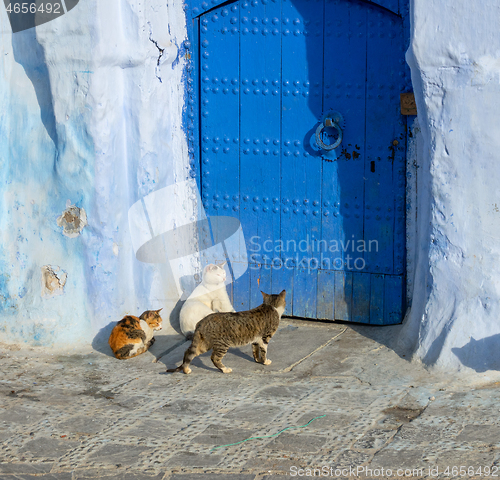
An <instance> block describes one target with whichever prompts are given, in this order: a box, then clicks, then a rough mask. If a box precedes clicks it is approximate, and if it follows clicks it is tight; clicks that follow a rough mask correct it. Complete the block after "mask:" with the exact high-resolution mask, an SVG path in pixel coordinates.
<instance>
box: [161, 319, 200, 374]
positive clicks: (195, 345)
mask: <svg viewBox="0 0 500 480" xmlns="http://www.w3.org/2000/svg"><path fill="white" fill-rule="evenodd" d="M206 351H208V348H207V346H206V345H205V344H204V342H203V335H202V334H201V333H200V331H199V329H198V328H196V330H195V332H194V336H193V341H192V342H191V345H190V346H189V348H188V349H187V350H186V352H185V353H184V360H183V361H182V365H180V366H179V367H177V368H172V369H170V368H169V369H167V372H168V373H174V372H180V371H181V370H182V371H183V372H184V373H186V374H189V373H191V369H190V368H189V365H190V364H191V362H192V361H193V359H194V358H195V357H197V356H198V355H201V354H202V353H205V352H206Z"/></svg>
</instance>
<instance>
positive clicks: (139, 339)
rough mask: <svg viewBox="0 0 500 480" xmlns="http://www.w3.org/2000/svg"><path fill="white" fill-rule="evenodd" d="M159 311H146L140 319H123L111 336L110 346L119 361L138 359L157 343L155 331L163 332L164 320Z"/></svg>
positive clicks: (130, 316) (128, 317) (126, 317)
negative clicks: (138, 356)
mask: <svg viewBox="0 0 500 480" xmlns="http://www.w3.org/2000/svg"><path fill="white" fill-rule="evenodd" d="M161 310H162V309H161V308H160V309H159V310H146V311H145V312H144V313H143V314H142V315H141V316H140V317H139V318H137V317H134V316H132V315H127V316H125V317H123V318H122V319H121V320H120V321H119V322H118V323H117V324H116V325H115V327H114V328H113V330H112V332H111V335H110V336H109V340H108V343H109V346H110V347H111V350H113V353H114V354H115V357H116V358H118V359H119V360H125V359H127V358H132V357H136V356H137V355H140V354H141V353H144V352H146V351H147V350H148V348H149V347H150V346H151V345H153V343H155V339H154V337H153V335H154V331H155V330H161V328H162V318H161V317H160V311H161Z"/></svg>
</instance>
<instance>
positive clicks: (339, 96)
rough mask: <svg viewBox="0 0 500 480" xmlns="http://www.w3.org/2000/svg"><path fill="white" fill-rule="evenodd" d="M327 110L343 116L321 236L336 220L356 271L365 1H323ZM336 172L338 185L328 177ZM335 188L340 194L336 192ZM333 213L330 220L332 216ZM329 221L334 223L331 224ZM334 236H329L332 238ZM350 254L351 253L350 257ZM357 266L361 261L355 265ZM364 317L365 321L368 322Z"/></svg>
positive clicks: (360, 233)
mask: <svg viewBox="0 0 500 480" xmlns="http://www.w3.org/2000/svg"><path fill="white" fill-rule="evenodd" d="M325 22H326V28H325V59H334V61H326V62H325V89H324V107H323V110H324V111H325V112H328V111H331V110H336V111H338V112H340V113H341V114H342V115H343V117H344V124H343V125H342V129H343V141H342V144H341V151H342V153H341V155H340V156H339V157H338V159H337V161H336V162H335V163H336V165H332V164H330V163H328V162H327V161H324V167H323V168H324V169H325V172H326V171H327V170H328V174H326V175H324V178H323V181H324V182H329V184H328V185H325V190H326V191H325V190H324V193H323V195H324V197H325V198H324V202H323V205H324V207H325V201H326V202H328V203H329V205H328V207H325V210H328V212H329V213H330V215H328V216H325V212H324V214H323V225H322V227H323V232H324V233H323V238H329V235H328V234H329V233H330V230H332V228H331V227H330V226H329V225H335V224H336V223H337V221H338V220H337V219H340V227H341V228H340V231H335V230H336V229H335V228H334V231H333V233H334V236H333V238H334V239H335V240H336V241H337V242H338V243H339V248H340V251H341V252H340V255H339V254H338V253H337V254H336V255H332V257H333V258H337V257H339V256H340V257H343V260H344V262H345V263H344V267H343V269H346V270H347V269H349V270H351V271H353V270H355V267H354V261H355V259H356V258H357V257H358V256H359V257H361V259H363V255H364V253H363V252H352V244H353V242H354V245H355V246H357V245H358V242H360V241H362V240H363V203H364V199H363V196H364V178H363V177H364V161H365V119H364V111H365V108H366V95H365V83H366V43H367V39H366V28H367V19H366V5H365V4H363V3H360V2H358V1H339V2H335V1H327V2H326V3H325ZM335 167H336V171H335ZM332 174H333V175H336V177H337V185H335V183H334V181H333V178H332V179H329V178H328V177H329V176H331V175H332ZM337 192H338V193H337ZM332 216H333V218H332ZM332 220H333V222H332ZM330 238H332V237H330ZM353 253H355V254H354V255H353ZM358 265H359V267H360V269H362V267H363V262H361V263H358ZM366 321H368V319H367V320H366Z"/></svg>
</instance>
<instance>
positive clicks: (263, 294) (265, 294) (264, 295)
mask: <svg viewBox="0 0 500 480" xmlns="http://www.w3.org/2000/svg"><path fill="white" fill-rule="evenodd" d="M260 293H262V296H263V297H264V298H267V297H268V296H269V295H268V294H267V293H264V292H263V291H262V290H261V291H260Z"/></svg>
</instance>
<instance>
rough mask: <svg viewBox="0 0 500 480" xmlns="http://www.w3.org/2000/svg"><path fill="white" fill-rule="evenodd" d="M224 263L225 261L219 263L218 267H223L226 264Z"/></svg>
mask: <svg viewBox="0 0 500 480" xmlns="http://www.w3.org/2000/svg"><path fill="white" fill-rule="evenodd" d="M226 263H227V261H225V262H222V263H219V267H220V268H224V266H225V265H226Z"/></svg>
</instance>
